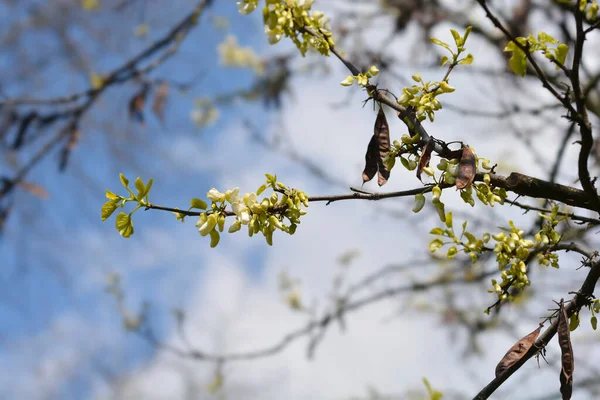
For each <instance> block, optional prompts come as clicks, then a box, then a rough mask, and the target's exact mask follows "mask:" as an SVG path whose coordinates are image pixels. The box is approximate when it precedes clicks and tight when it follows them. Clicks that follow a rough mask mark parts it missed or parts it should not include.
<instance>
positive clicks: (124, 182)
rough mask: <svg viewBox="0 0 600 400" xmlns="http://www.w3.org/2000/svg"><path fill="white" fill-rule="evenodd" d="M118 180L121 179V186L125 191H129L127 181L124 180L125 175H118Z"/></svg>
mask: <svg viewBox="0 0 600 400" xmlns="http://www.w3.org/2000/svg"><path fill="white" fill-rule="evenodd" d="M119 178H121V184H122V185H123V186H124V187H125V189H129V179H127V178H125V175H123V174H122V173H121V174H119Z"/></svg>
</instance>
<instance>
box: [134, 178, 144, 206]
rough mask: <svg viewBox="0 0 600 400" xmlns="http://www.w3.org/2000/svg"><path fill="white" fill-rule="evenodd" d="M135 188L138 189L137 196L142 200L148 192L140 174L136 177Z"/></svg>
mask: <svg viewBox="0 0 600 400" xmlns="http://www.w3.org/2000/svg"><path fill="white" fill-rule="evenodd" d="M135 188H136V189H137V191H138V194H137V196H136V198H137V199H138V201H139V200H142V199H143V198H144V196H145V194H144V193H145V192H146V186H144V182H143V181H142V179H141V178H140V177H139V176H138V177H137V178H135Z"/></svg>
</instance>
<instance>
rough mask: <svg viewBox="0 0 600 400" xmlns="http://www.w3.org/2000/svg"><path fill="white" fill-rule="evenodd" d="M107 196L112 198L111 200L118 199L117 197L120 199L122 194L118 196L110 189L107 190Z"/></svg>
mask: <svg viewBox="0 0 600 400" xmlns="http://www.w3.org/2000/svg"><path fill="white" fill-rule="evenodd" d="M106 198H107V199H110V200H116V199H120V198H121V196H118V195H116V194H114V193H113V192H111V191H110V190H107V191H106Z"/></svg>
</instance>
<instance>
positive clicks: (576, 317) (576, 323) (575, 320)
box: [569, 313, 579, 332]
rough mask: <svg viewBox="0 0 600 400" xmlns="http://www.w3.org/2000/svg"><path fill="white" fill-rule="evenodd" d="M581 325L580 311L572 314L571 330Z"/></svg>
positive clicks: (570, 319) (570, 320)
mask: <svg viewBox="0 0 600 400" xmlns="http://www.w3.org/2000/svg"><path fill="white" fill-rule="evenodd" d="M578 326H579V313H577V314H573V315H571V318H569V330H570V331H571V332H573V331H574V330H575V329H577V327H578Z"/></svg>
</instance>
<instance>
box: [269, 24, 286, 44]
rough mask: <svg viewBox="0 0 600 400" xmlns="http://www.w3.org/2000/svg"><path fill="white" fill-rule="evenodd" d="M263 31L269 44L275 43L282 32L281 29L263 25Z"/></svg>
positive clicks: (279, 38)
mask: <svg viewBox="0 0 600 400" xmlns="http://www.w3.org/2000/svg"><path fill="white" fill-rule="evenodd" d="M265 33H266V34H267V39H268V40H269V43H270V44H275V43H277V42H279V41H280V40H281V36H282V32H281V29H277V28H276V29H270V28H269V27H268V26H267V25H265Z"/></svg>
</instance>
